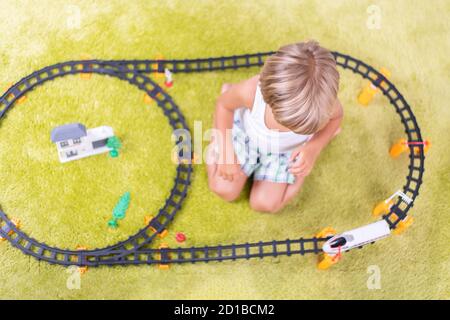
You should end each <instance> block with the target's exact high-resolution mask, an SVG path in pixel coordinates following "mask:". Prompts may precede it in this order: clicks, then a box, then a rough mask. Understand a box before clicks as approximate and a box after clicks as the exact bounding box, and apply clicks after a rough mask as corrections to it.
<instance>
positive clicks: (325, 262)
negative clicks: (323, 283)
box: [316, 227, 340, 270]
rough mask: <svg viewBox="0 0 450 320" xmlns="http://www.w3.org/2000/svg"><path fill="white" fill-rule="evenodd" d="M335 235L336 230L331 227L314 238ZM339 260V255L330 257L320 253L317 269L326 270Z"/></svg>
mask: <svg viewBox="0 0 450 320" xmlns="http://www.w3.org/2000/svg"><path fill="white" fill-rule="evenodd" d="M334 235H336V230H334V229H333V228H331V227H326V228H324V229H322V230H321V231H320V232H319V233H317V234H316V238H328V237H331V236H334ZM339 259H340V254H337V255H335V256H332V255H330V254H328V253H325V252H324V253H321V254H320V255H319V257H318V260H317V268H318V269H319V270H327V269H328V268H330V267H331V266H332V265H334V264H336V263H338V261H339Z"/></svg>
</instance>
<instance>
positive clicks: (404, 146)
mask: <svg viewBox="0 0 450 320" xmlns="http://www.w3.org/2000/svg"><path fill="white" fill-rule="evenodd" d="M410 145H413V146H414V145H423V152H427V151H428V150H429V149H430V147H431V142H430V141H429V140H425V141H423V142H421V141H411V142H409V141H408V140H406V139H403V138H402V139H400V140H398V141H397V142H396V143H394V144H393V145H392V146H391V149H389V155H390V156H391V157H392V158H397V157H398V156H400V155H401V154H402V153H405V152H407V151H408V150H409V146H410ZM414 153H415V154H419V153H420V148H419V147H414Z"/></svg>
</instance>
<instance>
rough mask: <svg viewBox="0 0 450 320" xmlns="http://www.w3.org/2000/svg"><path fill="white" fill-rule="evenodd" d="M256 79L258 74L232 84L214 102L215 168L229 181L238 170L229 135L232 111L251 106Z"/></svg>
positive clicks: (231, 124)
mask: <svg viewBox="0 0 450 320" xmlns="http://www.w3.org/2000/svg"><path fill="white" fill-rule="evenodd" d="M258 80H259V75H257V76H254V77H252V78H250V79H247V80H244V81H241V82H239V83H236V84H232V85H231V86H230V88H229V89H228V90H226V91H225V92H224V93H222V94H221V95H220V96H219V98H218V99H217V102H216V112H215V126H216V128H215V129H217V131H218V132H217V134H218V135H219V136H217V135H216V137H215V138H216V140H217V144H218V146H219V162H218V164H217V165H218V167H217V169H218V173H219V176H221V177H222V178H224V179H226V180H229V181H232V180H233V176H234V175H235V174H237V173H238V172H240V166H239V163H238V162H237V159H236V155H235V153H234V147H233V143H232V137H231V129H232V127H233V115H234V111H235V110H236V109H239V108H242V107H247V108H251V106H252V105H253V100H254V97H255V91H256V85H257V83H258Z"/></svg>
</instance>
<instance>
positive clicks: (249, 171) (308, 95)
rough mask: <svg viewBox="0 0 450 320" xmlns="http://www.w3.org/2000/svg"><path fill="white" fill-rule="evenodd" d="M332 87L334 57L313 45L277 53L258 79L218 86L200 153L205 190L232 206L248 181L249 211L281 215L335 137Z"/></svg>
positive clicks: (337, 112) (337, 113) (337, 115)
mask: <svg viewBox="0 0 450 320" xmlns="http://www.w3.org/2000/svg"><path fill="white" fill-rule="evenodd" d="M338 87H339V73H338V71H337V70H336V62H335V60H334V58H333V55H332V54H331V53H330V52H329V51H328V50H326V49H324V48H322V47H320V46H319V44H318V43H317V42H315V41H308V42H303V43H295V44H290V45H286V46H283V47H281V48H280V49H279V50H278V51H277V52H276V53H275V54H273V55H272V56H270V57H269V58H268V59H267V60H266V61H265V63H264V66H263V68H262V72H261V74H260V75H256V76H254V77H252V78H250V79H248V80H244V81H242V82H239V83H236V84H224V85H223V86H222V92H221V95H220V96H219V98H218V100H217V104H216V112H215V114H214V124H213V125H214V129H216V130H213V131H214V134H213V137H212V140H211V141H212V142H211V145H210V147H209V149H208V153H207V154H208V156H207V170H208V182H209V187H210V189H211V190H212V191H213V192H215V193H216V194H217V195H219V196H220V197H222V198H223V199H224V200H226V201H233V200H235V199H236V198H237V197H238V196H239V194H240V193H241V191H242V189H243V187H244V185H245V182H246V180H247V179H248V177H249V176H251V175H253V185H252V188H251V192H250V206H251V207H252V208H253V209H254V210H257V211H262V212H277V211H279V210H280V209H282V208H283V207H284V206H285V205H286V204H287V203H288V202H289V201H290V200H291V199H292V198H293V197H294V196H295V195H296V194H297V193H298V192H299V190H300V188H301V186H302V184H303V181H304V179H305V177H306V176H307V175H309V173H310V172H311V170H312V168H313V166H314V163H315V162H316V160H317V158H318V156H319V154H320V152H321V151H322V150H323V148H324V147H325V146H326V145H327V144H328V143H329V142H330V140H331V139H332V138H333V137H334V136H336V135H337V134H338V133H339V131H340V124H341V121H342V117H343V110H342V106H341V104H340V102H339V101H338V99H337V92H338Z"/></svg>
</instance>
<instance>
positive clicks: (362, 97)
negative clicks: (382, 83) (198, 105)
mask: <svg viewBox="0 0 450 320" xmlns="http://www.w3.org/2000/svg"><path fill="white" fill-rule="evenodd" d="M380 73H381V74H382V75H383V76H384V77H385V78H389V77H390V76H391V72H390V71H389V70H388V69H386V68H381V69H380ZM378 91H380V90H379V89H378V88H377V87H376V86H374V85H373V83H372V82H369V83H368V84H367V85H366V86H365V87H364V88H363V89H362V90H361V92H360V93H359V95H358V102H359V103H360V104H361V105H363V106H365V107H367V106H368V105H369V103H370V102H371V101H372V100H373V98H374V97H375V95H376V94H377V92H378Z"/></svg>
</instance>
